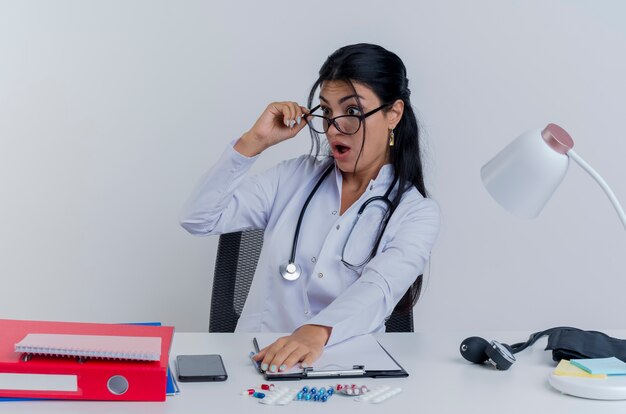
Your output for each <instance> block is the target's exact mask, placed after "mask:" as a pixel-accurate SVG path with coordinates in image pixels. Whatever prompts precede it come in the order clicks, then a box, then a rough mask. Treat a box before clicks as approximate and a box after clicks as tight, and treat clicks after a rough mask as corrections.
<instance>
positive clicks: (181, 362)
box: [176, 355, 228, 382]
mask: <svg viewBox="0 0 626 414" xmlns="http://www.w3.org/2000/svg"><path fill="white" fill-rule="evenodd" d="M176 370H177V371H178V380H179V381H181V382H199V381H226V379H227V378H228V375H227V374H226V369H225V368H224V362H222V357H221V356H220V355H178V356H177V357H176Z"/></svg>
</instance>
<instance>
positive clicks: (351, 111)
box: [346, 106, 361, 115]
mask: <svg viewBox="0 0 626 414" xmlns="http://www.w3.org/2000/svg"><path fill="white" fill-rule="evenodd" d="M346 115H361V110H360V109H359V108H357V107H354V106H351V107H350V108H348V110H347V111H346Z"/></svg>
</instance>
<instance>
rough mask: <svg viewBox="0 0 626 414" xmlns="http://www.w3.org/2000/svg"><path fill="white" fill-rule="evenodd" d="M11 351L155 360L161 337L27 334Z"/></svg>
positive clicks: (157, 356) (158, 358)
mask: <svg viewBox="0 0 626 414" xmlns="http://www.w3.org/2000/svg"><path fill="white" fill-rule="evenodd" d="M15 352H21V353H29V354H40V355H54V356H70V357H84V358H102V359H130V360H138V361H159V360H160V359H161V338H159V337H151V336H150V337H146V336H112V335H66V334H34V333H31V334H28V335H26V336H25V337H24V339H22V340H21V341H19V342H18V343H16V344H15Z"/></svg>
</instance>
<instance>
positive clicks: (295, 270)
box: [279, 162, 397, 281]
mask: <svg viewBox="0 0 626 414" xmlns="http://www.w3.org/2000/svg"><path fill="white" fill-rule="evenodd" d="M334 168H335V163H334V162H333V163H331V165H330V166H329V167H328V168H327V169H326V171H324V173H323V174H322V176H321V177H320V178H319V180H318V181H317V183H316V184H315V187H313V190H312V191H311V193H310V194H309V196H308V197H307V199H306V201H305V202H304V205H303V206H302V210H300V216H299V217H298V223H297V224H296V232H295V234H294V236H293V244H292V246H291V256H290V258H289V262H288V263H286V264H282V265H280V267H279V270H280V274H281V275H282V277H283V278H284V279H286V280H290V281H293V280H296V279H298V278H299V277H300V274H301V273H302V268H301V267H300V265H299V264H297V263H296V247H297V245H298V235H299V234H300V226H301V225H302V219H303V218H304V213H305V212H306V208H307V207H308V206H309V202H311V199H312V198H313V196H314V195H315V193H316V192H317V190H318V189H319V187H320V185H322V182H323V181H324V179H325V178H326V177H327V176H328V174H330V172H331V171H332V170H333V169H334ZM396 182H397V177H396V178H394V180H393V182H392V183H391V185H390V186H389V188H388V189H387V191H386V192H385V195H382V196H374V197H370V198H368V199H367V200H365V202H364V203H363V204H362V205H361V207H360V208H359V211H357V213H356V219H355V220H354V223H353V224H352V229H351V230H350V233H349V234H348V237H347V239H346V242H345V244H344V245H343V249H342V251H341V262H342V263H343V264H345V265H346V266H348V267H360V266H362V265H363V264H364V263H365V262H367V260H369V258H368V259H366V260H365V261H364V262H363V263H361V264H358V265H353V264H350V263H348V262H347V261H345V260H344V258H343V254H344V252H345V250H346V245H347V244H348V240H349V239H350V236H351V235H352V231H353V230H354V227H355V226H356V223H357V222H358V221H359V218H360V217H361V214H363V211H365V208H366V207H367V206H368V205H369V204H371V203H373V202H374V201H382V202H383V203H385V205H386V206H387V214H386V215H385V218H384V224H383V230H384V228H385V226H386V223H387V222H388V221H389V217H390V216H391V214H390V213H392V212H393V204H392V203H391V200H390V199H389V194H391V191H392V190H393V188H394V187H395V185H396Z"/></svg>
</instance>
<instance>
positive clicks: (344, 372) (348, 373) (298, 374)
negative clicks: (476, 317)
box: [250, 337, 409, 381]
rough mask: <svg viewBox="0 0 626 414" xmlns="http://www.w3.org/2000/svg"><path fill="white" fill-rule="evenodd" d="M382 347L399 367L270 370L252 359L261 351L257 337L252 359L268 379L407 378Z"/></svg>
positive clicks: (253, 343)
mask: <svg viewBox="0 0 626 414" xmlns="http://www.w3.org/2000/svg"><path fill="white" fill-rule="evenodd" d="M376 343H377V344H378V346H380V349H381V350H382V351H383V352H384V353H385V354H386V355H387V356H388V357H389V358H390V359H391V361H393V363H394V364H395V366H396V367H397V368H394V369H367V367H366V366H365V365H352V367H338V368H333V369H317V370H316V369H314V368H312V367H302V368H301V369H297V370H296V371H295V372H294V370H293V369H292V370H291V371H290V372H269V371H263V370H262V369H261V362H260V361H259V362H257V361H255V360H253V359H252V357H253V356H254V354H255V353H258V352H259V351H260V348H259V343H258V341H257V338H256V337H255V338H254V339H253V340H252V345H253V347H254V351H255V352H251V353H250V360H251V361H252V364H253V365H254V367H255V369H256V370H257V372H258V373H259V374H261V375H263V377H264V378H265V380H266V381H298V380H302V379H317V378H319V379H328V378H405V377H408V376H409V373H408V372H407V371H406V370H405V369H404V368H403V367H402V366H401V365H400V364H399V363H398V361H396V360H395V359H394V358H393V356H392V355H391V354H390V353H389V352H388V351H387V350H386V349H385V348H384V347H383V346H382V345H381V344H380V343H379V342H378V341H376Z"/></svg>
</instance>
